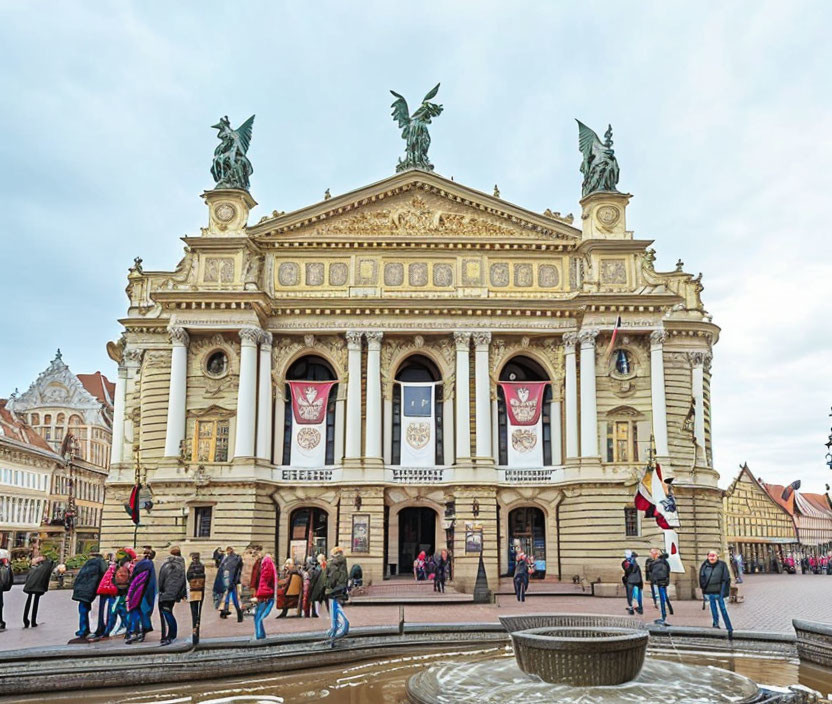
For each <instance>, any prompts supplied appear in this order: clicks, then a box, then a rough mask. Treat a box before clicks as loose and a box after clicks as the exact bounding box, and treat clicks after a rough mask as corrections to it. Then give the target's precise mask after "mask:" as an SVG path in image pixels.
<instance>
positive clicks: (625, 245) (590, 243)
mask: <svg viewBox="0 0 832 704" xmlns="http://www.w3.org/2000/svg"><path fill="white" fill-rule="evenodd" d="M654 241H655V240H612V239H610V240H602V239H590V240H584V241H583V242H581V243H580V244H579V245H578V246H577V247H576V248H575V253H576V254H586V253H588V252H591V251H593V250H596V249H598V250H601V251H604V252H643V251H644V250H645V249H647V248H648V247H649V246H650V245H651V244H653V242H654Z"/></svg>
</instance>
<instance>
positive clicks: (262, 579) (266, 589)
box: [254, 554, 277, 640]
mask: <svg viewBox="0 0 832 704" xmlns="http://www.w3.org/2000/svg"><path fill="white" fill-rule="evenodd" d="M276 583H277V570H276V569H275V566H274V560H273V559H272V556H271V555H269V554H266V555H264V556H263V559H262V560H261V561H260V570H259V575H258V580H257V591H256V593H255V595H254V596H255V597H256V598H257V608H256V609H255V610H254V636H255V638H257V639H258V640H262V639H263V638H265V637H266V629H265V628H264V627H263V620H264V619H265V618H266V616H268V615H269V612H270V611H271V610H272V606H274V590H275V585H276Z"/></svg>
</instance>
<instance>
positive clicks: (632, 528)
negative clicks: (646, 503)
mask: <svg viewBox="0 0 832 704" xmlns="http://www.w3.org/2000/svg"><path fill="white" fill-rule="evenodd" d="M624 532H625V535H626V536H627V537H628V538H637V537H639V535H641V531H640V530H639V524H638V509H637V508H635V507H633V506H625V507H624Z"/></svg>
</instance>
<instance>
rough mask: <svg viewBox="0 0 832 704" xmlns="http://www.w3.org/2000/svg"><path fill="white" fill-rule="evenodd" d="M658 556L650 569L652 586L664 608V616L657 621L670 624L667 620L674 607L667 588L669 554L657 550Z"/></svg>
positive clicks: (665, 624) (668, 584) (668, 581)
mask: <svg viewBox="0 0 832 704" xmlns="http://www.w3.org/2000/svg"><path fill="white" fill-rule="evenodd" d="M656 553H657V557H655V558H654V559H653V563H652V565H651V569H650V577H651V580H652V581H651V587H653V588H654V589H655V591H656V594H657V596H658V599H659V604H660V605H661V609H662V617H661V618H660V619H656V621H655V623H656V624H658V625H659V626H669V625H670V624H669V623H668V622H667V612H668V611H670V613H671V614H672V613H673V607H672V606H671V605H670V599H669V598H668V596H667V588H668V586H670V565H669V564H668V562H667V554H666V553H663V552H659V551H658V550H657V551H656Z"/></svg>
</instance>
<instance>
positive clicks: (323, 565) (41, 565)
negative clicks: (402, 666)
mask: <svg viewBox="0 0 832 704" xmlns="http://www.w3.org/2000/svg"><path fill="white" fill-rule="evenodd" d="M168 552H169V554H168V555H167V556H166V557H165V560H164V562H162V564H161V565H160V566H158V570H157V565H156V562H155V559H156V551H155V550H154V549H153V548H152V547H151V546H149V545H148V546H144V547H143V548H142V549H141V551H140V552H137V551H136V550H134V549H133V548H129V547H125V548H122V549H120V550H118V551H117V552H116V553H111V554H109V555H107V557H104V556H102V555H101V554H100V553H93V554H92V555H90V557H89V559H88V560H87V561H86V562H85V563H84V564H83V565H82V566H81V568H80V570H79V571H78V573H77V574H76V575H75V578H74V582H73V585H72V599H73V601H75V602H77V605H78V607H77V608H78V630H77V631H75V637H76V638H77V639H80V640H84V641H89V642H95V641H98V640H101V639H102V638H115V637H119V636H123V637H124V641H125V643H126V644H128V645H131V644H133V643H141V642H142V641H144V640H145V637H146V635H147V634H148V633H150V632H151V631H152V630H153V613H154V611H155V609H156V608H158V611H159V625H160V632H161V642H160V645H162V646H166V645H169V644H171V643H173V642H174V641H175V640H177V638H178V637H179V627H178V623H177V620H176V616H175V615H174V606H175V605H176V604H177V603H178V602H180V601H188V602H189V605H190V611H191V629H192V637H193V643H194V644H197V643H198V642H199V630H200V623H201V620H202V605H203V602H204V600H205V594H206V586H207V585H206V571H205V565H204V564H203V563H202V561H201V560H200V556H199V553H196V552H195V553H191V555H190V564H188V565H186V564H185V558H184V557H183V556H182V553H181V550H180V548H179V547H176V546H173V547H171V548H169V551H168ZM245 556H246V559H244V557H243V556H242V555H239V554H238V553H237V552H236V551H235V550H234V548H233V547H231V546H229V547H227V548H226V549H225V550H224V551H223V550H222V549H221V548H217V550H215V551H214V554H213V560H214V564H215V567H216V570H217V573H216V577H215V579H214V582H213V586H212V590H211V591H212V593H211V596H212V597H213V605H214V608H215V609H216V610H217V612H218V615H219V618H221V619H227V618H228V617H229V616H230V615H231V607H233V608H234V612H235V615H236V618H237V622H238V623H242V622H243V620H244V614H245V612H247V611H248V612H251V613H253V616H254V636H255V638H256V639H263V638H265V637H266V629H265V625H264V620H265V619H266V617H267V616H268V615H269V613H270V612H271V610H272V608H276V609H277V611H278V614H277V618H285V617H287V616H290V615H291V616H298V617H309V618H318V617H319V616H320V614H321V610H322V609H321V607H322V606H323V607H324V608H325V609H326V610H327V611H328V613H329V616H330V628H329V630H328V631H327V638H329V639H330V640H331V641H334V639H335V638H339V637H343V636H345V635H346V634H347V633H348V632H349V621H348V620H347V617H346V615H345V614H344V610H343V605H344V603H345V602H346V601H347V599H348V598H349V591H350V589H351V588H352V587H354V586H361V584H362V581H363V580H362V570H361V567H360V565H353V568H352V571H351V572H350V573H349V574H348V571H347V561H346V558H345V557H344V551H343V549H342V548H340V547H335V548H333V550H332V552H331V554H330V556H329V558H328V559H327V557H326V556H325V555H324V554H319V555H317V557H309V558H307V559H306V561H305V562H304V563H303V564H301V565H295V564H294V561H293V560H291V559H289V560H286V562H285V563H284V564H283V567H282V568H281V569H280V570H278V569H277V566H276V564H275V561H274V558H273V557H272V555H271V554H269V553H267V552H264V551H263V550H262V549H261V548H260V547H258V546H249V548H248V549H247V550H246V551H245ZM65 573H66V567H65V566H64V565H57V566H56V565H55V563H54V561H53V560H51V559H49V558H47V557H44V556H39V557H35V558H34V559H33V560H32V564H31V568H30V570H29V572H28V574H27V577H26V581H25V584H24V585H23V591H24V593H25V594H26V595H27V596H26V604H25V607H24V610H23V627H24V628H30V627H32V628H36V627H37V626H38V606H39V602H40V598H41V596H43V594H45V593H46V592H47V591H48V589H49V585H50V580H51V579H52V577H53V576H55V577H56V578H59V579H61V578H63V576H64V575H65ZM13 584H14V575H13V572H12V569H11V565H10V557H9V553H8V551H6V550H0V630H2V629H5V628H6V623H5V621H4V620H3V596H4V594H5V592H7V591H9V590H10V589H11V588H12V586H13ZM96 605H97V614H96V622H95V624H94V625H95V627H94V628H93V623H92V622H91V614H92V612H93V609H94V607H96Z"/></svg>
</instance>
